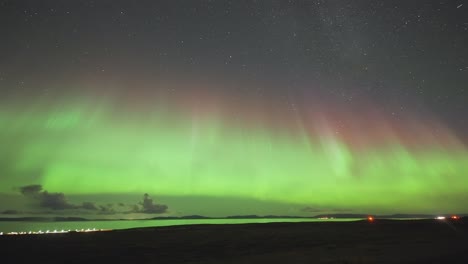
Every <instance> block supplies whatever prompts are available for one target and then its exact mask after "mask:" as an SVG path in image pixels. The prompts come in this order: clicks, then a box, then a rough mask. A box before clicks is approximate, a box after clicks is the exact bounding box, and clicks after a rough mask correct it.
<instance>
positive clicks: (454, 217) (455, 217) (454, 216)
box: [451, 215, 459, 220]
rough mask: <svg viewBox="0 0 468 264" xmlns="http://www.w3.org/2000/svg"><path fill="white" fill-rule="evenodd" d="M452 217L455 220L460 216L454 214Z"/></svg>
mask: <svg viewBox="0 0 468 264" xmlns="http://www.w3.org/2000/svg"><path fill="white" fill-rule="evenodd" d="M451 218H452V219H453V220H457V219H458V218H459V217H458V216H456V215H452V217H451Z"/></svg>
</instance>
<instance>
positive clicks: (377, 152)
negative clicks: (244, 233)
mask: <svg viewBox="0 0 468 264" xmlns="http://www.w3.org/2000/svg"><path fill="white" fill-rule="evenodd" d="M145 193H147V194H148V195H145V196H144V194H145ZM467 200H468V2H466V1H462V0H453V1H449V0H442V1H441V0H439V1H429V0H428V1H426V0H415V1H404V0H401V1H394V0H386V1H351V0H349V1H344V0H334V1H332V0H331V1H324V0H313V1H302V0H301V1H277V0H272V1H242V0H236V1H234V0H233V1H209V0H204V1H177V0H170V1H169V0H168V1H154V0H152V1H121V0H112V1H110V0H103V1H97V0H96V1H47V0H44V1H34V0H31V1H19V0H18V1H16V0H2V1H0V213H1V214H0V216H2V215H31V214H52V215H80V216H81V215H82V216H90V217H91V216H99V215H100V216H103V215H106V216H107V217H114V216H115V217H117V216H118V217H122V215H124V217H125V216H129V217H146V216H148V215H153V214H157V215H190V214H202V215H207V216H223V215H236V214H237V215H239V214H259V215H264V214H277V215H315V214H322V213H385V214H391V213H426V214H439V213H467V212H468V205H467V203H466V201H467Z"/></svg>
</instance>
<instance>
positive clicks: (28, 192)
mask: <svg viewBox="0 0 468 264" xmlns="http://www.w3.org/2000/svg"><path fill="white" fill-rule="evenodd" d="M41 191H42V185H39V184H33V185H27V186H23V187H20V192H21V194H22V195H25V196H34V195H38V194H40V193H41Z"/></svg>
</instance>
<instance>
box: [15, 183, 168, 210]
mask: <svg viewBox="0 0 468 264" xmlns="http://www.w3.org/2000/svg"><path fill="white" fill-rule="evenodd" d="M19 192H20V193H21V194H22V195H23V196H25V197H27V198H29V199H30V200H31V201H33V202H34V203H36V204H37V205H38V206H39V207H40V208H42V209H50V210H52V211H53V212H57V211H63V210H68V211H67V212H70V210H75V211H76V212H81V213H84V212H85V211H83V210H86V211H88V212H89V213H90V212H94V213H95V214H107V215H110V214H117V213H145V214H162V213H166V212H167V209H168V207H167V205H164V204H157V203H154V202H153V199H151V198H150V196H149V194H147V193H145V194H144V195H143V201H141V202H139V203H138V204H129V205H126V204H124V203H116V204H113V203H108V204H104V205H101V204H96V203H94V202H83V203H81V204H74V203H70V202H69V201H68V200H67V197H66V196H65V194H64V193H61V192H48V191H46V190H44V189H43V187H42V185H39V184H33V185H26V186H22V187H19ZM119 208H120V210H119ZM128 208H130V211H128ZM125 209H127V210H125ZM53 212H49V213H53ZM11 213H13V211H12V212H11Z"/></svg>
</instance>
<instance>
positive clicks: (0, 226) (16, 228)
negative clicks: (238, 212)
mask: <svg viewBox="0 0 468 264" xmlns="http://www.w3.org/2000/svg"><path fill="white" fill-rule="evenodd" d="M356 220H362V219H360V218H346V219H313V218H293V219H291V218H275V219H267V218H265V219H176V220H113V221H67V222H29V221H18V222H14V221H11V222H10V221H2V222H0V232H3V233H7V232H29V231H39V230H42V231H45V230H62V229H63V230H69V229H70V230H75V229H93V228H96V229H129V228H140V227H156V226H175V225H196V224H245V223H274V222H347V221H356Z"/></svg>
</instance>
